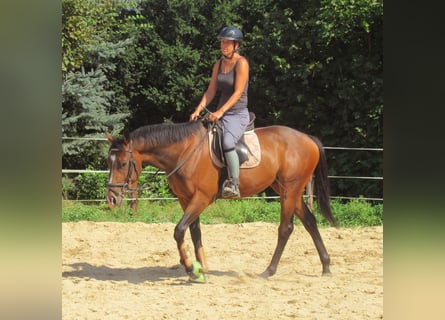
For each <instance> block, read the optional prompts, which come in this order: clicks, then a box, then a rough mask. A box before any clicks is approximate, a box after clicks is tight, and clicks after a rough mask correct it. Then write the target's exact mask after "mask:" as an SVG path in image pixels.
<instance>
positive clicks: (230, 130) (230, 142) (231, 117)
mask: <svg viewBox="0 0 445 320" xmlns="http://www.w3.org/2000/svg"><path fill="white" fill-rule="evenodd" d="M221 123H222V126H223V139H222V143H223V150H224V151H230V150H233V149H235V145H236V143H237V142H238V141H239V139H241V137H242V136H243V134H244V131H245V130H246V127H247V125H248V124H249V111H248V109H247V108H244V109H241V110H234V111H231V110H229V111H227V112H226V113H225V114H224V116H223V117H222V118H221Z"/></svg>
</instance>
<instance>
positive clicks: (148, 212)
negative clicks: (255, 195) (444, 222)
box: [62, 199, 383, 227]
mask: <svg viewBox="0 0 445 320" xmlns="http://www.w3.org/2000/svg"><path fill="white" fill-rule="evenodd" d="M331 206H332V210H333V214H334V216H335V217H336V218H337V220H338V222H339V224H340V226H341V227H356V226H377V225H382V224H383V205H381V204H379V205H374V206H372V205H370V204H369V203H367V202H366V201H363V200H353V201H349V202H346V203H343V202H341V201H337V200H333V201H331ZM182 214H183V212H182V209H181V207H180V205H179V203H178V201H176V200H174V201H164V202H158V201H142V202H140V204H139V211H138V213H136V214H135V213H134V212H133V211H132V210H131V209H130V208H129V206H128V204H124V205H123V206H122V207H120V208H116V209H112V210H110V209H108V208H106V206H105V205H85V204H80V203H72V202H69V201H66V202H64V205H63V206H62V221H63V222H69V221H81V220H90V221H116V222H137V221H138V222H145V223H165V222H171V223H178V222H179V220H180V218H181V217H182ZM314 215H315V217H316V219H317V224H318V225H319V226H320V227H326V226H329V223H328V222H326V221H325V220H324V218H322V217H321V214H320V213H319V212H318V208H317V207H316V206H315V208H314ZM200 219H201V222H202V223H204V224H216V223H232V224H233V223H248V222H258V221H261V222H270V223H276V224H278V223H279V219H280V204H279V201H269V202H268V201H265V200H263V199H244V200H218V201H216V202H215V203H214V204H213V205H211V206H209V207H208V208H207V209H206V210H205V211H204V212H203V213H202V214H201V216H200ZM294 222H295V224H296V225H301V222H300V220H299V219H296V218H295V219H294Z"/></svg>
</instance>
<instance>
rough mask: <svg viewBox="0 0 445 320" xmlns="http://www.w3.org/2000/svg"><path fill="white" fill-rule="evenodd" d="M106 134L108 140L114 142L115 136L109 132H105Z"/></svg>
mask: <svg viewBox="0 0 445 320" xmlns="http://www.w3.org/2000/svg"><path fill="white" fill-rule="evenodd" d="M105 136H106V137H107V140H108V141H110V143H112V142H113V140H114V138H113V136H112V135H111V134H110V133H109V132H105Z"/></svg>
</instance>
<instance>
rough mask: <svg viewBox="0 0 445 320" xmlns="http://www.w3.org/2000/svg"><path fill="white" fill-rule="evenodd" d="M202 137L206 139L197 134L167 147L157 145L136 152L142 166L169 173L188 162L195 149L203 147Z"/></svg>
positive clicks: (202, 135) (200, 133)
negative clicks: (182, 162)
mask: <svg viewBox="0 0 445 320" xmlns="http://www.w3.org/2000/svg"><path fill="white" fill-rule="evenodd" d="M204 131H205V130H204ZM203 137H204V138H205V137H206V133H205V132H199V133H198V134H196V135H193V136H190V137H188V138H186V139H183V140H181V141H178V142H175V143H172V144H169V145H165V146H160V145H158V146H152V147H150V148H149V149H147V150H138V151H139V153H140V155H141V158H142V164H143V165H144V166H145V165H151V166H154V167H156V168H158V169H160V170H163V171H165V172H171V171H172V170H175V168H176V167H177V166H178V164H180V163H181V161H184V160H185V161H188V159H189V157H190V156H191V155H193V153H195V152H196V151H197V150H196V149H198V147H199V146H200V145H203V144H202V139H203ZM138 149H143V146H139V148H138Z"/></svg>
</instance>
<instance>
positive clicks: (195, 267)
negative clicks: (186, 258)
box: [188, 261, 206, 283]
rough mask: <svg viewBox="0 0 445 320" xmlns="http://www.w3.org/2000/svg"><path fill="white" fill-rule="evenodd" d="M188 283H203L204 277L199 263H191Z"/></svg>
mask: <svg viewBox="0 0 445 320" xmlns="http://www.w3.org/2000/svg"><path fill="white" fill-rule="evenodd" d="M188 274H189V281H190V282H194V283H205V282H206V277H205V275H204V273H203V270H202V266H201V264H200V263H199V261H193V262H192V270H191V271H190V272H188Z"/></svg>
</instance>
